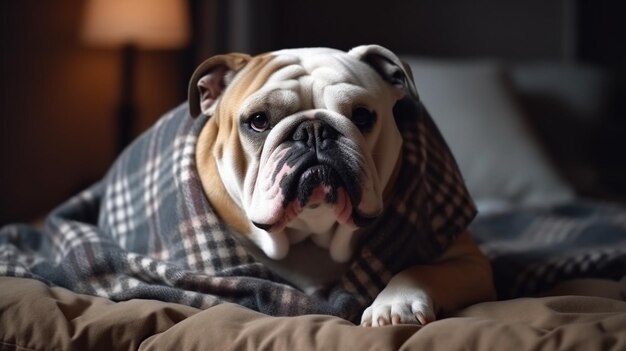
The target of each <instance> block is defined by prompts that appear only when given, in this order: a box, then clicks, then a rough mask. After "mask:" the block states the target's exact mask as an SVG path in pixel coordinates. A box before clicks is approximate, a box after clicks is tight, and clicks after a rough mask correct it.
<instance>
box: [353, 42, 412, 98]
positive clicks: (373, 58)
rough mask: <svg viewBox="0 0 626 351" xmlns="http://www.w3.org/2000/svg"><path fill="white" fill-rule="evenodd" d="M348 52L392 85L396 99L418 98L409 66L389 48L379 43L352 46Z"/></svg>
mask: <svg viewBox="0 0 626 351" xmlns="http://www.w3.org/2000/svg"><path fill="white" fill-rule="evenodd" d="M348 54H349V55H352V56H355V57H356V58H358V59H359V60H361V61H363V62H365V63H367V64H369V65H370V66H371V67H372V68H374V70H376V72H378V74H380V75H381V76H382V77H383V79H385V80H386V81H387V82H389V83H390V84H391V85H393V86H394V87H395V88H396V89H397V91H398V94H399V96H398V99H400V98H402V97H409V98H411V99H413V100H419V98H418V95H417V90H416V89H415V83H414V82H413V73H412V72H411V68H410V67H409V66H408V65H407V64H405V63H404V62H402V60H400V59H399V58H398V56H396V54H394V53H393V52H391V50H389V49H386V48H384V47H382V46H379V45H362V46H357V47H355V48H353V49H352V50H350V51H349V52H348Z"/></svg>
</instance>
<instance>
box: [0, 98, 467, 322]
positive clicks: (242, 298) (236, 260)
mask: <svg viewBox="0 0 626 351" xmlns="http://www.w3.org/2000/svg"><path fill="white" fill-rule="evenodd" d="M405 107H406V106H405ZM415 107H417V108H422V107H421V106H413V107H410V106H409V107H408V108H415ZM418 112H419V111H418ZM413 115H416V116H417V118H416V119H415V120H405V121H399V122H398V123H404V124H403V125H401V126H400V130H401V131H403V138H404V147H403V148H404V149H403V164H402V167H401V170H400V174H399V179H398V184H401V185H402V186H401V187H398V188H397V189H396V192H395V194H393V195H392V198H391V200H390V202H389V204H388V206H387V208H386V211H385V213H384V215H383V216H382V217H381V218H380V219H379V220H378V221H377V222H376V223H375V224H374V225H373V226H371V227H370V228H368V229H367V230H366V231H363V232H362V233H360V234H359V235H360V236H361V237H362V245H361V246H360V248H359V249H358V251H357V252H356V254H355V256H354V258H353V260H352V263H351V265H350V268H349V269H348V271H347V273H346V274H345V275H344V276H343V278H342V279H341V280H340V282H339V283H338V284H336V285H335V286H329V287H325V288H320V289H318V290H317V291H314V292H312V293H311V292H309V294H306V293H304V292H303V291H300V290H298V289H296V288H294V287H293V286H291V285H289V283H288V282H286V281H284V280H283V279H281V278H280V277H279V276H277V275H275V274H274V273H272V272H271V271H270V270H268V269H267V268H266V267H265V266H263V265H262V264H261V263H259V262H258V261H257V260H255V259H254V258H253V257H252V256H251V255H250V254H248V253H247V252H246V250H245V249H244V244H242V243H241V242H240V240H242V239H241V238H240V237H239V236H238V234H237V233H234V232H233V231H232V230H231V229H230V228H228V227H227V226H226V225H225V224H223V223H221V222H220V220H219V218H218V217H217V216H216V215H215V214H214V212H213V211H212V209H211V206H210V204H209V203H208V202H207V200H206V198H205V196H204V193H203V191H202V187H201V184H200V181H199V177H198V175H197V173H196V168H195V145H196V141H197V137H198V135H199V133H200V130H201V129H202V126H203V125H204V123H205V122H206V120H207V119H206V117H200V118H198V119H195V120H194V119H192V118H191V117H190V116H189V112H188V110H187V107H186V105H185V106H181V107H179V108H177V109H175V110H173V111H172V112H170V113H168V114H166V115H165V116H164V117H163V118H161V119H160V120H159V121H158V122H157V123H156V125H154V126H153V127H152V128H151V129H150V130H149V131H147V132H146V133H144V135H142V136H141V137H140V138H139V139H137V140H136V141H135V142H134V143H133V144H132V145H131V146H130V147H129V148H128V149H126V150H125V151H124V153H123V154H122V155H121V156H120V157H119V158H118V160H117V161H116V162H115V164H114V165H113V166H112V168H111V170H110V171H109V173H108V174H107V175H106V177H105V178H104V179H103V180H102V181H101V182H99V183H97V184H95V185H94V186H92V187H91V188H89V189H87V190H85V191H84V192H82V193H80V194H79V195H77V196H76V197H74V198H72V199H70V200H69V201H67V202H66V203H64V204H62V205H61V206H60V207H58V208H57V209H55V210H54V211H53V212H52V213H51V214H50V215H49V217H48V218H47V221H46V223H45V226H44V228H42V229H37V228H33V227H29V226H23V225H12V226H7V227H5V228H3V229H2V230H0V275H9V276H16V277H26V278H34V279H39V280H41V281H44V282H45V283H47V284H49V285H59V286H63V287H66V288H68V289H71V290H73V291H76V292H79V293H84V294H91V295H99V296H103V297H107V298H110V299H112V300H117V301H119V300H127V299H131V298H145V299H158V300H162V301H168V302H176V303H181V304H187V305H191V306H195V307H200V308H207V307H209V306H213V305H215V304H217V303H220V302H222V301H229V302H235V303H238V304H241V305H244V306H247V307H249V308H252V309H255V310H258V311H260V312H264V313H267V314H271V315H297V314H307V313H323V314H332V315H337V316H340V317H343V318H346V319H349V320H352V321H355V322H358V320H359V318H360V315H361V313H362V310H363V309H364V308H365V307H367V306H368V305H369V304H370V303H371V301H372V300H373V299H374V298H375V297H376V295H377V294H378V293H379V292H380V290H382V288H383V287H384V286H385V284H386V283H387V282H388V281H389V279H391V277H392V275H393V274H395V273H396V272H398V271H400V270H402V269H404V268H406V267H409V266H410V265H414V264H417V263H427V262H430V261H432V260H434V259H435V258H436V257H437V256H438V255H440V254H441V253H442V252H443V251H444V250H445V248H446V247H447V246H448V245H449V244H450V242H451V241H452V240H453V239H454V237H455V236H456V235H457V234H458V233H459V232H461V231H462V230H464V229H465V228H466V227H467V226H468V225H469V223H470V221H471V220H472V219H473V217H474V215H475V212H476V211H475V209H474V205H473V202H472V200H471V199H470V197H469V195H468V193H467V190H466V189H465V186H464V184H463V181H462V178H461V176H460V174H459V172H458V168H457V166H456V163H455V162H454V159H453V157H452V155H451V154H450V152H449V150H448V148H447V146H446V144H445V142H443V139H442V138H441V135H440V134H439V132H438V130H437V128H436V127H435V126H434V124H433V122H432V120H431V119H430V117H429V116H428V115H427V113H425V111H424V110H423V108H422V113H418V114H413Z"/></svg>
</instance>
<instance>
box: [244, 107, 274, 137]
mask: <svg viewBox="0 0 626 351" xmlns="http://www.w3.org/2000/svg"><path fill="white" fill-rule="evenodd" d="M248 121H249V123H250V128H252V130H254V131H255V132H259V133H261V132H264V131H266V130H267V129H268V128H269V127H270V120H269V118H267V115H266V114H265V113H263V112H257V113H254V114H253V115H252V116H250V119H249V120H248Z"/></svg>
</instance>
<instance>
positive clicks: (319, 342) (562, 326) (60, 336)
mask: <svg viewBox="0 0 626 351" xmlns="http://www.w3.org/2000/svg"><path fill="white" fill-rule="evenodd" d="M0 285H2V287H3V288H2V289H0V326H2V328H0V350H20V351H26V350H30V351H33V350H37V351H39V350H67V351H71V350H239V351H246V350H254V351H259V350H363V351H365V350H377V351H385V350H546V351H550V350H584V351H589V350H602V351H621V350H625V349H626V302H625V301H624V299H626V281H623V282H622V283H618V282H613V281H603V280H588V281H584V282H570V284H569V287H567V288H566V289H560V290H559V293H570V294H571V293H572V292H576V291H580V289H581V287H583V290H584V289H587V293H588V292H589V291H591V290H593V288H594V287H596V288H597V287H600V286H601V290H602V295H603V296H602V297H598V296H573V295H568V296H554V297H542V298H519V299H513V300H507V301H498V302H488V303H482V304H477V305H474V306H471V307H468V308H466V309H463V310H461V311H459V312H457V313H455V314H454V315H452V316H449V318H446V319H441V320H438V321H435V322H433V323H430V324H428V325H426V326H425V327H421V328H420V327H418V326H415V325H405V326H387V327H380V328H363V327H360V326H355V325H354V324H352V323H350V322H348V321H346V320H343V319H340V318H337V317H332V316H325V315H306V316H299V317H271V316H267V315H264V314H261V313H258V312H255V311H252V310H250V309H247V308H245V307H242V306H239V305H235V304H230V303H224V304H220V305H216V306H213V307H210V308H208V309H206V310H200V309H197V308H193V307H188V306H184V305H180V304H174V303H167V302H161V301H154V300H137V299H133V300H129V301H124V302H117V303H116V302H112V301H110V300H108V299H105V298H101V297H94V296H87V295H81V294H76V293H73V292H71V291H69V290H66V289H64V288H60V287H55V288H50V287H48V286H46V285H45V284H43V283H42V282H39V281H36V280H33V279H21V278H12V277H0ZM573 285H578V286H579V288H578V290H572V288H573V287H572V286H573ZM620 296H621V298H620ZM611 297H616V298H617V299H614V298H611Z"/></svg>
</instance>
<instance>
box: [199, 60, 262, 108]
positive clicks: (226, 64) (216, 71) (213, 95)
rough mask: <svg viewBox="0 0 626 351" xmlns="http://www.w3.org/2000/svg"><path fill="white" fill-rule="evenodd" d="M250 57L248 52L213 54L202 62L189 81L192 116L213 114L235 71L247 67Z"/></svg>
mask: <svg viewBox="0 0 626 351" xmlns="http://www.w3.org/2000/svg"><path fill="white" fill-rule="evenodd" d="M250 59H251V57H250V56H249V55H246V54H239V53H231V54H226V55H217V56H213V57H211V58H209V59H207V60H206V61H204V62H202V64H200V66H198V68H196V70H195V72H193V75H192V76H191V79H190V81H189V88H188V103H189V112H190V114H191V116H192V117H194V118H195V117H198V115H200V113H202V114H205V115H207V116H211V115H212V114H213V112H214V111H215V106H216V105H217V101H218V100H219V98H220V97H221V96H222V94H223V93H224V90H225V88H226V86H227V85H228V83H230V80H232V77H233V76H234V73H236V72H238V71H239V70H241V69H242V68H243V67H245V65H246V64H247V63H248V61H250Z"/></svg>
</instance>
